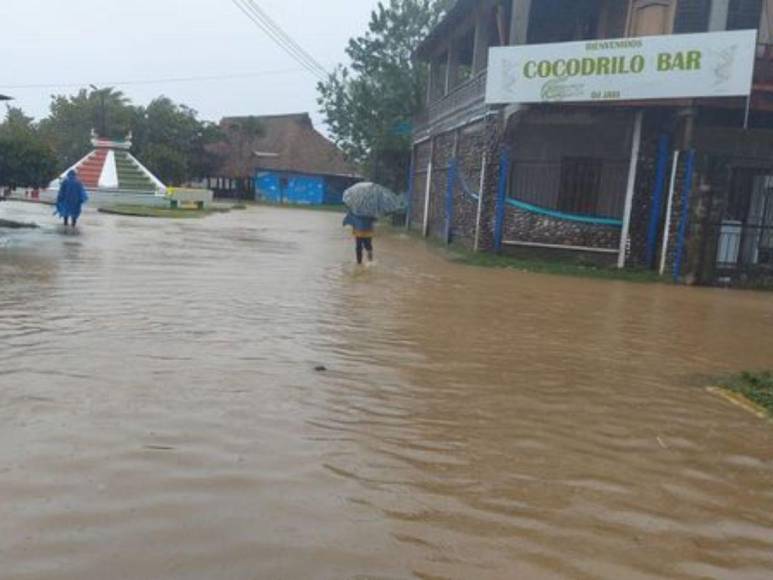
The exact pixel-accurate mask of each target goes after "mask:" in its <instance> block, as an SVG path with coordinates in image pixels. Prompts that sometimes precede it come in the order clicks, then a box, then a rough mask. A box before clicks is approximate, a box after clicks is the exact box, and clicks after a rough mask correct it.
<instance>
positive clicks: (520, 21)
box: [509, 0, 560, 45]
mask: <svg viewBox="0 0 773 580" xmlns="http://www.w3.org/2000/svg"><path fill="white" fill-rule="evenodd" d="M531 3H532V0H513V14H512V17H511V19H510V39H509V40H510V44H511V45H521V44H526V43H527V41H528V39H529V21H530V19H531ZM556 17H560V16H558V15H557V16H556Z"/></svg>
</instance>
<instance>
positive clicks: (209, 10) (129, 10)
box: [0, 0, 377, 122]
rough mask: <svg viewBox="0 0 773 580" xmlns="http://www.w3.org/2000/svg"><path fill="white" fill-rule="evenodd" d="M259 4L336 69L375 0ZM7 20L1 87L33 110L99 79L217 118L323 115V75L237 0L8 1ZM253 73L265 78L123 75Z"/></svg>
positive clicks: (2, 7) (136, 97) (3, 12)
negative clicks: (319, 95) (319, 98)
mask: <svg viewBox="0 0 773 580" xmlns="http://www.w3.org/2000/svg"><path fill="white" fill-rule="evenodd" d="M258 4H259V5H260V6H261V7H262V8H263V9H264V10H265V11H266V12H268V14H269V15H270V16H271V17H272V18H273V19H274V20H275V21H277V22H278V23H279V24H280V25H281V26H282V27H283V28H284V29H285V30H286V31H287V32H288V33H289V34H290V35H291V36H292V37H293V38H294V39H295V40H296V41H297V42H298V43H299V44H300V45H301V46H303V47H304V48H305V49H306V50H307V51H308V52H309V53H311V54H312V55H313V56H314V57H315V58H316V59H317V60H318V61H319V62H320V63H321V64H323V65H324V66H325V67H329V68H332V67H333V66H334V65H335V63H337V62H340V61H342V60H343V59H344V58H345V55H344V49H345V47H346V42H347V40H348V39H349V38H350V37H351V36H353V35H357V34H360V33H362V32H363V31H364V30H365V28H366V26H367V23H368V20H369V16H370V12H371V10H372V9H373V8H374V7H375V6H376V4H377V0H258ZM0 23H1V29H2V31H1V32H0V48H1V50H0V93H4V94H8V95H11V96H13V97H15V98H16V103H15V104H16V105H18V106H20V107H22V108H23V109H24V110H25V112H27V114H29V115H32V116H35V117H41V116H45V115H46V113H47V111H48V105H49V103H50V97H51V95H52V94H60V93H68V94H69V93H73V92H76V91H77V90H78V86H83V87H85V86H88V84H90V83H93V84H95V85H97V86H100V85H111V86H112V85H115V86H117V87H118V88H120V89H121V90H123V91H124V92H125V93H126V94H127V95H128V96H129V97H131V98H132V100H133V101H134V102H136V103H139V104H147V103H148V102H149V101H150V100H152V99H153V98H154V97H156V96H158V95H161V94H163V95H166V96H168V97H170V98H172V99H174V100H175V101H178V102H182V103H185V104H187V105H189V106H191V107H193V108H194V109H196V110H197V111H199V112H200V114H201V116H202V118H204V119H208V120H212V121H215V120H219V119H220V118H221V117H223V116H226V115H247V114H255V115H267V114H279V113H295V112H302V111H309V112H311V113H313V115H314V118H315V121H317V122H319V121H320V119H321V118H320V116H319V115H318V114H317V112H316V111H317V108H318V106H317V104H316V80H315V77H313V76H312V75H310V74H309V73H308V72H306V71H304V70H303V69H302V68H301V67H300V65H298V64H297V63H296V62H295V61H294V60H293V59H292V58H290V57H289V56H288V55H287V54H285V53H284V52H283V51H282V50H281V49H280V48H279V47H277V46H276V45H275V44H274V43H273V42H272V41H271V40H270V39H269V38H268V37H267V36H266V35H265V33H263V32H262V31H260V30H259V29H258V28H257V27H256V26H255V25H254V24H253V23H252V22H251V21H249V20H248V19H247V17H246V16H245V15H244V14H242V13H241V12H240V11H239V10H238V9H237V8H236V6H234V4H233V3H232V2H231V0H66V1H65V0H0ZM263 73H265V74H263ZM252 74H261V75H262V76H254V77H250V78H237V79H229V80H213V81H195V82H156V83H152V84H130V83H129V84H124V85H122V84H120V82H119V81H121V82H125V81H145V80H156V79H168V78H189V77H202V76H204V77H206V76H218V75H252ZM20 85H45V86H44V87H37V88H20Z"/></svg>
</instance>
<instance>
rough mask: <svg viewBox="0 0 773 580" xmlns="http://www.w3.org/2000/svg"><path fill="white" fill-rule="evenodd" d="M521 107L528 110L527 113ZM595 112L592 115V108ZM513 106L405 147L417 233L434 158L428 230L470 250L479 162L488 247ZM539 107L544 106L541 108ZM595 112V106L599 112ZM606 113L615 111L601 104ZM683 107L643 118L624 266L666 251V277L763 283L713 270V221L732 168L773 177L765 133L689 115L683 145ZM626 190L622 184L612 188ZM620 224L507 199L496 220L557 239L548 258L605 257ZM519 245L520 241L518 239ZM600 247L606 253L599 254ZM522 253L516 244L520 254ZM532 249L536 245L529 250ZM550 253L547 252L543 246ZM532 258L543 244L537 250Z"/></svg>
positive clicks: (514, 236)
mask: <svg viewBox="0 0 773 580" xmlns="http://www.w3.org/2000/svg"><path fill="white" fill-rule="evenodd" d="M526 113H528V111H527V112H526ZM597 113H599V112H598V111H597ZM522 114H524V113H518V114H516V115H515V116H514V117H511V118H510V119H509V121H506V120H505V114H504V111H501V110H500V111H496V112H493V111H492V112H491V113H490V114H489V115H488V116H487V117H485V118H479V119H476V120H474V121H472V122H470V123H469V124H467V125H463V126H460V127H458V128H456V129H453V130H450V131H446V132H444V133H441V134H438V135H434V136H433V137H432V138H431V139H430V140H425V141H423V142H421V143H419V144H417V145H416V146H415V148H414V174H413V180H412V196H411V206H410V212H409V217H410V225H411V226H412V227H413V228H414V229H416V230H419V231H421V230H422V227H423V224H424V218H425V216H424V207H425V205H424V202H425V191H426V183H427V182H426V179H427V171H426V170H427V166H428V163H429V159H430V155H432V160H433V164H432V165H433V171H432V183H431V188H430V196H431V197H430V203H429V214H428V216H427V225H428V234H429V235H430V236H432V237H434V238H437V239H441V240H444V241H453V242H455V243H459V244H461V245H463V246H464V247H467V248H470V249H471V248H473V246H474V241H475V231H476V218H477V212H478V202H477V199H476V197H475V196H474V195H470V193H472V194H477V193H478V189H479V185H480V178H481V168H482V164H483V161H484V154H485V159H486V178H485V186H484V189H483V192H482V193H483V202H482V207H481V209H482V212H481V221H480V244H479V249H480V250H481V251H493V250H494V249H495V246H496V243H495V239H494V237H495V222H496V209H497V194H498V189H499V180H500V169H501V158H502V154H503V152H509V151H510V147H509V146H510V145H511V144H512V143H513V142H514V140H515V139H517V137H518V130H519V116H520V115H522ZM542 114H544V113H542ZM600 114H601V115H603V114H604V113H603V111H601V112H600ZM610 114H614V115H617V116H618V117H617V118H618V119H619V115H620V111H619V110H618V111H615V110H614V109H610ZM686 118H687V115H686V114H685V111H682V110H679V109H676V108H673V107H671V108H667V107H661V108H658V107H651V108H648V109H646V111H645V113H644V117H643V126H642V138H641V144H640V151H639V157H638V162H637V178H636V182H635V191H634V198H633V207H632V213H631V224H630V237H629V243H628V247H627V255H626V265H627V266H628V267H632V268H641V269H655V270H657V269H659V265H660V262H661V256H662V254H663V252H665V254H666V260H665V272H664V273H665V275H667V276H669V277H670V276H674V275H675V276H676V278H677V279H678V280H679V281H681V282H684V283H688V284H691V283H702V284H715V283H720V282H723V283H726V282H730V283H732V284H738V285H764V284H769V283H770V282H771V280H773V271H771V269H769V268H768V267H764V266H763V267H752V268H742V267H739V268H737V269H735V271H733V272H727V271H722V270H719V269H718V268H717V265H716V257H717V244H718V237H719V231H720V230H719V228H720V226H719V224H721V222H722V219H723V215H724V210H725V207H726V205H727V200H728V196H729V191H730V189H731V183H730V180H731V178H730V176H731V175H732V171H733V169H734V168H735V167H744V166H751V167H756V168H760V170H764V169H765V168H769V169H770V170H771V174H773V131H768V130H752V131H744V130H742V129H739V128H737V127H729V128H728V127H722V126H720V125H719V124H717V123H716V122H715V119H713V118H712V116H711V114H710V113H709V114H704V115H703V116H702V117H701V116H700V115H699V116H697V117H696V120H695V125H694V129H693V130H692V135H693V138H692V140H691V141H690V142H689V143H685V139H686V135H687V133H688V130H687V128H686V123H687V122H686ZM664 135H665V136H667V138H668V148H667V156H666V164H665V168H666V171H665V176H664V181H663V183H662V207H661V212H660V213H659V214H658V215H654V216H653V199H654V197H653V196H654V191H655V188H656V181H657V180H656V175H657V166H658V159H659V154H660V140H661V137H662V136H664ZM685 145H687V146H689V149H691V150H694V173H693V180H692V188H691V190H690V192H689V210H688V212H689V215H688V216H687V229H686V236H685V243H684V246H683V249H682V262H681V269H680V271H679V272H675V271H674V269H675V264H676V257H677V252H678V244H679V231H680V226H681V222H682V218H683V216H684V207H683V199H684V190H685V185H686V179H687V160H688V158H689V152H688V151H687V150H685ZM676 150H680V151H681V152H680V159H679V163H678V165H677V174H676V177H675V181H674V185H675V187H674V195H673V204H672V212H671V216H670V217H671V219H670V230H669V243H668V247H666V248H662V247H661V246H662V240H663V234H664V227H665V224H666V222H667V221H668V220H667V217H668V216H666V215H665V212H666V207H667V202H668V196H669V185H670V183H671V175H670V173H671V169H672V163H673V155H674V152H675V151H676ZM452 161H453V162H455V164H456V167H457V168H458V173H459V175H460V176H461V179H463V180H464V183H465V184H466V187H462V186H461V185H460V183H459V181H458V180H457V181H456V183H455V185H454V186H453V187H452V190H451V195H452V201H453V203H452V210H451V218H452V219H451V228H450V240H449V239H448V233H449V231H448V223H447V195H448V176H449V167H450V166H451V164H452ZM620 196H623V197H624V196H625V191H620ZM653 219H654V220H655V226H656V227H655V230H654V231H655V234H656V237H655V246H654V248H653V250H654V251H653V252H652V255H651V260H648V259H647V253H648V251H647V245H648V237H649V231H650V223H651V221H652V220H653ZM620 231H621V230H620V227H619V226H615V225H602V224H591V223H584V222H577V221H572V220H567V219H561V218H557V217H552V216H549V215H543V214H542V213H537V212H530V211H526V210H523V209H520V208H518V207H514V206H513V205H511V204H508V205H506V209H505V220H504V227H503V241H504V242H505V248H508V247H509V246H508V245H507V242H508V241H509V242H520V243H525V244H526V245H529V244H537V245H548V246H566V247H567V248H568V249H571V248H575V251H573V252H569V253H568V254H567V252H564V251H559V252H556V255H559V254H560V255H561V256H565V255H577V256H582V255H586V256H587V255H590V253H584V252H582V251H577V249H578V248H593V249H596V250H597V251H598V250H601V251H602V253H601V254H599V253H597V252H593V253H594V254H597V255H603V256H604V257H605V258H608V260H607V262H613V261H614V260H615V258H616V255H615V252H614V251H615V250H617V249H618V248H619V246H620ZM521 245H524V244H521ZM605 250H606V252H604V251H605ZM525 251H527V250H526V249H521V250H520V253H523V252H525ZM534 252H535V254H536V253H537V250H536V249H535V250H534ZM548 252H549V250H548ZM539 254H540V255H541V256H544V255H545V251H544V250H539Z"/></svg>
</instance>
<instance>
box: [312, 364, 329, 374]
mask: <svg viewBox="0 0 773 580" xmlns="http://www.w3.org/2000/svg"><path fill="white" fill-rule="evenodd" d="M314 370H315V371H317V372H318V373H324V372H325V371H327V367H326V366H325V365H318V366H316V367H314Z"/></svg>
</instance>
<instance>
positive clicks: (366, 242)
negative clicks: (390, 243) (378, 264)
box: [344, 210, 377, 264]
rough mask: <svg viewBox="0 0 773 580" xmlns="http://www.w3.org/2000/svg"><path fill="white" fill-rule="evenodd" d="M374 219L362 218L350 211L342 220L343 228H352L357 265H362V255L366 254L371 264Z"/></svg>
mask: <svg viewBox="0 0 773 580" xmlns="http://www.w3.org/2000/svg"><path fill="white" fill-rule="evenodd" d="M376 221H377V220H376V218H373V217H363V216H358V215H355V214H353V213H352V211H351V210H349V212H348V213H347V214H346V217H345V218H344V226H352V233H353V234H354V239H355V244H356V245H355V248H356V252H357V263H358V264H362V259H363V253H364V252H366V251H367V252H368V262H373V230H374V226H375V225H376Z"/></svg>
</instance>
